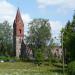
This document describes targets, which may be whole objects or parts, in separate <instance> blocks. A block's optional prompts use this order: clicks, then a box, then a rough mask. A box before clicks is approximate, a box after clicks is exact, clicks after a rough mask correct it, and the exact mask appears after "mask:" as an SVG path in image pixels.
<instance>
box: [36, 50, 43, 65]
mask: <svg viewBox="0 0 75 75" xmlns="http://www.w3.org/2000/svg"><path fill="white" fill-rule="evenodd" d="M43 61H44V55H43V52H42V51H41V49H37V50H36V56H35V62H36V64H38V65H40V64H42V62H43Z"/></svg>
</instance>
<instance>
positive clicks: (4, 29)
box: [0, 21, 12, 55]
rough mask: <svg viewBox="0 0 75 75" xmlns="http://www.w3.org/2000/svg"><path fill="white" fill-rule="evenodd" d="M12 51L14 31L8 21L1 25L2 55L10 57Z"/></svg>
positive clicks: (0, 46) (0, 43) (0, 51)
mask: <svg viewBox="0 0 75 75" xmlns="http://www.w3.org/2000/svg"><path fill="white" fill-rule="evenodd" d="M11 50H12V29H11V26H10V25H9V23H8V22H7V21H4V22H3V23H0V55H10V54H11Z"/></svg>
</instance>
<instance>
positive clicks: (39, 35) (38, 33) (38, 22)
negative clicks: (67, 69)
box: [26, 19, 51, 60]
mask: <svg viewBox="0 0 75 75" xmlns="http://www.w3.org/2000/svg"><path fill="white" fill-rule="evenodd" d="M26 39H27V44H29V45H31V47H32V50H33V54H34V57H35V59H37V58H36V57H38V58H39V57H40V58H41V57H43V56H42V55H44V54H42V53H45V51H47V47H48V45H49V43H50V39H51V27H50V23H49V20H47V19H34V20H33V21H31V22H30V23H29V32H28V36H27V38H26ZM38 50H40V51H38ZM36 52H37V53H36ZM38 52H40V53H39V55H38ZM36 54H37V56H36ZM39 60H40V59H39Z"/></svg>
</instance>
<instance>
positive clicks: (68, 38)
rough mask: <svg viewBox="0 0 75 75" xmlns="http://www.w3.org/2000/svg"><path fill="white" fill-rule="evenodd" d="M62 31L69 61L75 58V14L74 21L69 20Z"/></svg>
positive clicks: (66, 57)
mask: <svg viewBox="0 0 75 75" xmlns="http://www.w3.org/2000/svg"><path fill="white" fill-rule="evenodd" d="M62 32H63V47H64V50H65V61H66V62H67V63H68V62H70V61H73V60H75V58H74V57H75V54H74V53H75V14H74V16H73V20H72V22H70V21H68V22H67V24H66V26H65V28H64V29H62Z"/></svg>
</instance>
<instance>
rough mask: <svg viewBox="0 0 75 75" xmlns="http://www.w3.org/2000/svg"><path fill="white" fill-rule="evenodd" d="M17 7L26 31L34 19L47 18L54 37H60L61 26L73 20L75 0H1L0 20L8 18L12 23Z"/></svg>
mask: <svg viewBox="0 0 75 75" xmlns="http://www.w3.org/2000/svg"><path fill="white" fill-rule="evenodd" d="M17 8H19V9H20V12H21V16H22V19H23V21H24V24H25V33H26V31H27V23H29V22H30V21H31V20H32V19H34V18H45V19H49V21H50V24H51V28H52V35H53V37H58V36H59V34H60V30H61V28H62V27H64V26H65V24H66V22H67V21H68V20H72V16H73V13H74V9H75V0H0V22H3V21H4V20H8V21H9V23H11V24H12V23H13V21H14V18H15V15H16V11H17ZM26 34H27V33H26Z"/></svg>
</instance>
